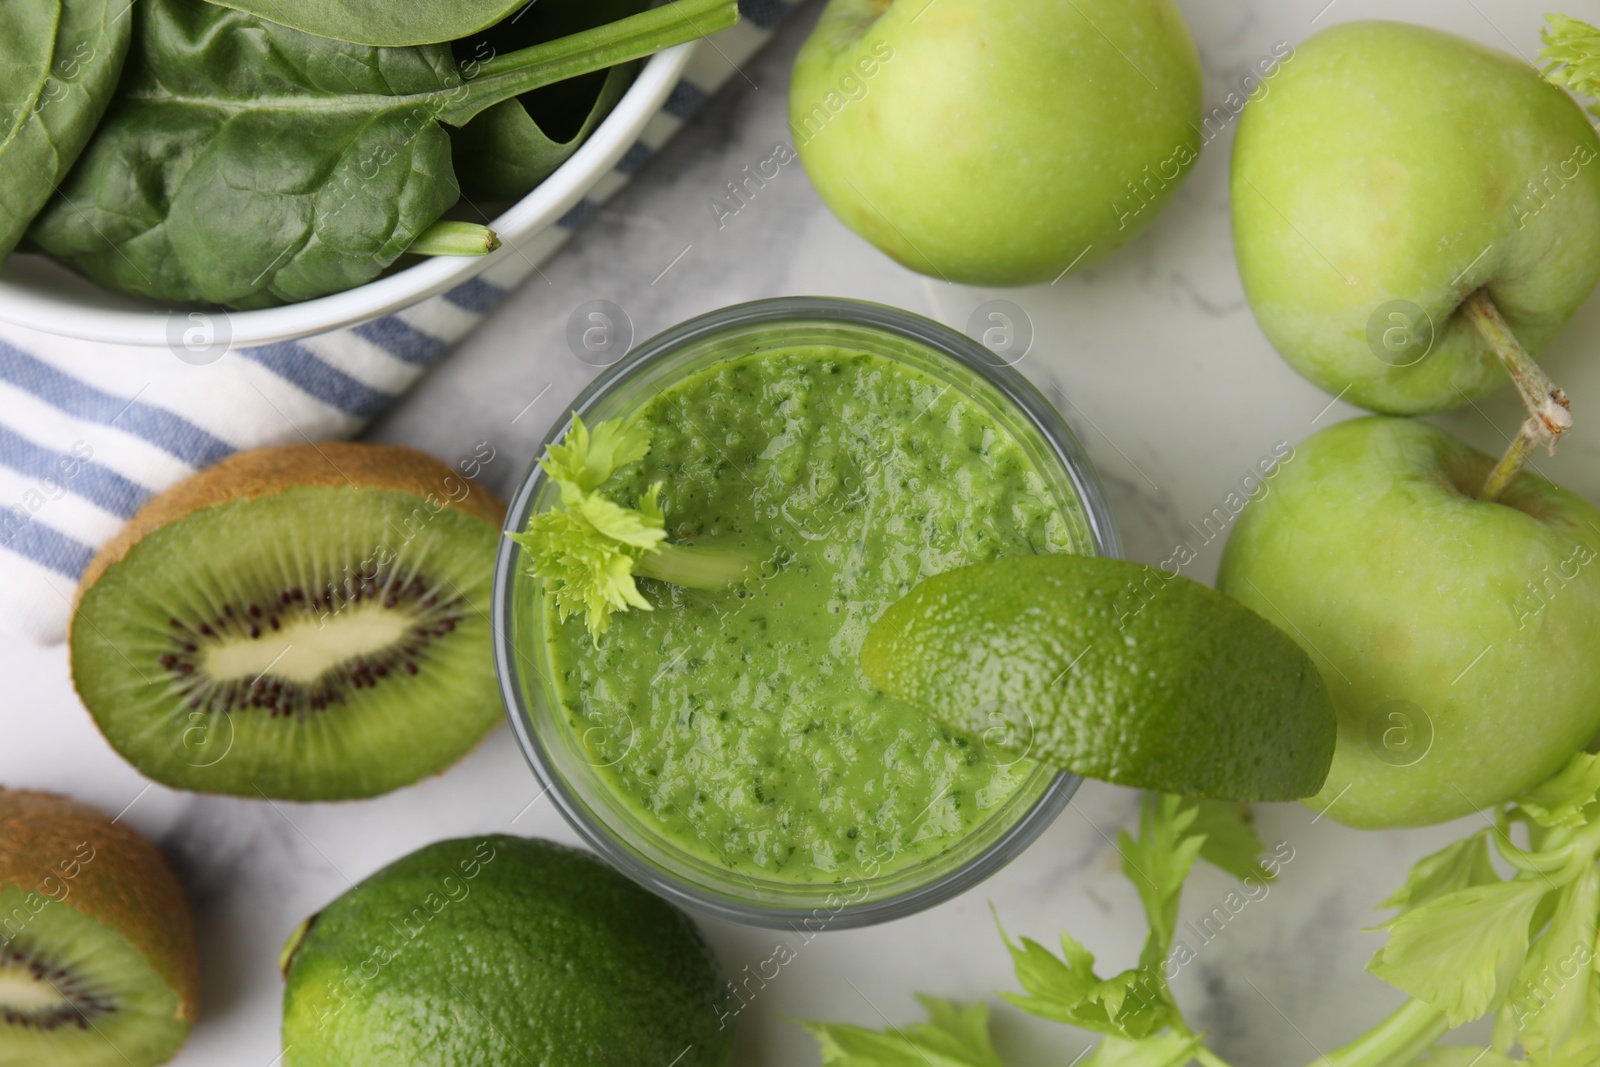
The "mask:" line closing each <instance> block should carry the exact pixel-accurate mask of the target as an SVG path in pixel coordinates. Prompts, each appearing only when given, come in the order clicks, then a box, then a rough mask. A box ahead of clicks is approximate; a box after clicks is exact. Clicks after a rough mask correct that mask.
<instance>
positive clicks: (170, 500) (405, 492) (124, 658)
mask: <svg viewBox="0 0 1600 1067" xmlns="http://www.w3.org/2000/svg"><path fill="white" fill-rule="evenodd" d="M504 510H505V507H504V505H503V504H502V503H501V502H500V501H499V500H497V499H495V498H494V497H492V496H491V495H490V494H489V493H487V492H486V491H485V490H483V489H481V488H478V487H476V486H474V485H473V484H472V483H471V482H470V481H468V480H467V479H466V478H464V477H463V476H462V475H460V474H459V473H457V472H456V471H454V470H452V469H451V468H450V467H448V466H446V465H445V464H443V463H440V462H439V461H437V460H434V459H432V458H430V457H428V456H425V455H423V454H421V453H419V452H415V451H413V450H411V449H406V448H399V447H395V446H391V445H371V444H351V443H329V444H321V445H303V446H293V447H287V448H273V449H260V450H256V451H253V452H246V453H241V454H239V455H237V456H234V457H231V458H230V459H228V460H225V461H224V462H222V463H220V464H218V465H217V466H215V467H212V468H210V469H208V470H206V471H204V472H202V473H200V474H198V475H196V476H195V477H193V478H191V479H189V480H187V481H185V482H183V483H180V484H179V485H178V486H176V487H174V488H173V489H171V490H169V491H168V492H166V493H164V494H162V495H161V496H159V497H157V498H156V499H154V500H152V501H151V502H150V503H149V504H147V505H146V506H145V507H144V508H143V509H141V510H140V512H139V513H138V514H137V515H136V516H135V517H134V519H133V520H132V522H130V523H129V525H128V527H127V528H126V529H124V530H123V532H122V533H121V534H120V535H119V536H118V537H117V538H116V539H115V540H114V541H113V542H112V543H111V544H109V545H107V546H106V548H105V549H103V550H102V551H101V552H100V554H99V555H98V556H97V557H96V558H95V559H94V561H93V562H92V563H91V564H90V566H89V569H88V570H87V571H86V572H85V574H84V578H83V583H82V585H81V587H80V590H79V595H78V603H77V606H76V610H75V611H74V615H73V622H72V629H71V635H70V643H71V659H72V677H73V683H74V685H75V686H76V687H77V690H78V693H79V695H80V696H81V697H82V698H83V702H84V704H85V705H87V706H88V708H89V711H90V713H91V714H92V715H93V716H94V719H95V722H96V723H97V724H98V725H99V727H100V729H101V731H102V732H103V733H104V734H105V736H106V738H107V739H108V740H109V741H110V742H111V744H112V746H113V747H114V748H116V749H117V751H118V752H120V753H121V754H122V755H123V756H124V757H125V758H126V759H128V761H129V762H131V763H132V764H133V765H134V766H135V767H137V768H138V769H139V770H140V771H141V772H143V773H144V774H146V775H148V776H149V777H151V778H154V779H155V780H157V781H159V782H162V783H164V784H166V785H170V786H173V787H175V788H179V789H190V790H196V791H200V792H209V793H232V794H236V795H242V796H265V797H276V798H283V799H289V800H339V799H349V798H356V797H367V796H375V795H377V794H379V793H384V792H388V791H389V790H392V789H396V788H399V787H400V786H403V785H408V784H410V783H412V782H414V781H416V780H418V779H420V778H423V777H426V776H427V775H430V774H436V773H438V772H440V771H443V770H445V769H446V768H447V767H449V766H450V765H451V764H453V763H455V762H456V761H457V760H458V759H460V758H461V757H462V756H463V755H465V754H466V753H467V751H469V750H470V749H471V748H472V747H473V746H474V745H476V744H477V743H478V741H480V740H481V739H482V738H483V736H484V735H485V734H486V733H488V731H489V730H490V729H491V728H492V727H493V726H494V724H495V723H497V722H499V721H500V718H501V716H502V710H501V707H502V706H501V703H500V697H499V691H498V687H497V684H496V681H495V673H494V665H493V651H492V645H491V642H490V632H491V630H490V623H489V593H490V588H491V585H492V576H493V567H494V553H495V545H496V542H497V540H498V537H499V533H500V524H501V519H502V517H503V515H504Z"/></svg>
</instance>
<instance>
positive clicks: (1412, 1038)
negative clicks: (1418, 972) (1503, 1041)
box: [1310, 1000, 1450, 1067]
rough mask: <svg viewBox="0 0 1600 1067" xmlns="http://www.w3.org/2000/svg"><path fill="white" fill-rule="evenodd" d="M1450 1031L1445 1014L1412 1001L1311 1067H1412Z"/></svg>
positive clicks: (1429, 1006)
mask: <svg viewBox="0 0 1600 1067" xmlns="http://www.w3.org/2000/svg"><path fill="white" fill-rule="evenodd" d="M1449 1030H1450V1027H1449V1024H1447V1023H1446V1022H1445V1017H1444V1012H1442V1011H1440V1010H1439V1009H1438V1008H1435V1007H1433V1006H1431V1005H1429V1004H1425V1003H1423V1002H1422V1001H1420V1000H1408V1001H1406V1002H1405V1004H1403V1005H1401V1007H1400V1010H1399V1011H1397V1012H1395V1013H1394V1014H1393V1015H1391V1016H1389V1017H1388V1018H1387V1019H1385V1020H1383V1022H1381V1023H1379V1024H1378V1025H1377V1026H1375V1027H1373V1028H1372V1029H1371V1030H1369V1031H1367V1032H1366V1033H1365V1034H1363V1035H1362V1036H1361V1037H1360V1038H1358V1039H1356V1040H1355V1041H1352V1042H1351V1043H1350V1044H1348V1045H1346V1046H1344V1047H1343V1048H1341V1049H1336V1050H1334V1051H1333V1052H1330V1053H1328V1054H1327V1055H1326V1056H1319V1057H1317V1058H1316V1059H1315V1060H1313V1061H1312V1062H1311V1064H1310V1067H1409V1065H1410V1064H1411V1063H1412V1062H1413V1061H1415V1060H1416V1058H1417V1057H1418V1056H1420V1055H1422V1054H1423V1053H1424V1052H1426V1051H1427V1050H1428V1049H1430V1048H1432V1047H1433V1045H1434V1043H1435V1042H1436V1041H1438V1040H1439V1039H1440V1038H1441V1037H1443V1036H1444V1035H1445V1034H1446V1033H1447V1032H1449Z"/></svg>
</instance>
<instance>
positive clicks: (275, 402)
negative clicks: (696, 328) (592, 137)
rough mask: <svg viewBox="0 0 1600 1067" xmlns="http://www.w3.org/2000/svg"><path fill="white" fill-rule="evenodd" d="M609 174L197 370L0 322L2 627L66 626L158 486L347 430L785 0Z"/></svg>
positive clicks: (560, 232)
mask: <svg viewBox="0 0 1600 1067" xmlns="http://www.w3.org/2000/svg"><path fill="white" fill-rule="evenodd" d="M739 6H740V9H741V12H742V14H743V16H744V18H743V21H742V22H741V23H740V24H739V25H738V26H736V27H734V28H733V29H731V30H726V31H724V32H722V33H720V34H718V35H717V37H716V39H715V40H714V41H712V42H709V43H707V44H702V45H701V47H700V48H698V49H697V50H696V52H695V54H694V56H693V58H692V59H691V60H690V63H689V67H688V70H687V71H686V72H685V74H684V77H683V80H682V81H681V82H679V84H678V85H677V87H676V88H675V89H674V90H673V91H672V94H671V96H670V97H669V98H668V99H667V102H666V106H665V108H664V109H663V111H662V112H661V113H660V114H658V115H656V116H655V118H654V119H653V120H652V121H651V122H650V124H649V125H648V126H647V127H646V128H645V130H644V132H643V134H641V136H640V138H639V141H638V143H637V144H635V145H634V146H633V147H632V148H631V149H629V151H628V152H627V154H626V155H625V156H623V158H622V160H621V161H620V162H618V164H617V166H616V168H615V170H614V171H613V172H612V173H610V174H607V175H606V176H605V177H604V178H603V179H601V181H600V182H599V183H598V184H597V185H596V186H595V188H594V189H593V190H591V191H590V193H589V195H588V196H586V197H585V198H584V199H583V200H582V201H581V202H579V203H578V204H577V205H576V206H575V207H573V209H572V210H571V211H570V212H568V213H567V215H566V216H565V217H564V218H562V219H561V220H560V222H559V223H558V224H557V225H556V226H554V227H552V228H551V229H549V230H547V231H546V232H544V233H543V234H540V235H539V236H538V237H537V238H535V239H534V241H533V243H532V246H531V247H530V248H527V249H525V253H526V254H525V256H521V257H517V256H508V257H506V258H505V259H503V260H502V261H501V262H500V263H498V264H496V265H495V266H494V267H491V268H490V269H489V270H488V271H486V272H485V273H484V274H482V275H480V276H479V277H477V278H475V279H473V280H472V281H469V282H466V283H465V284H463V285H460V286H458V287H456V288H455V289H452V290H451V291H449V292H447V293H444V294H442V295H440V296H436V297H434V298H432V299H430V300H427V301H425V302H423V303H421V304H418V305H416V306H415V307H412V308H408V309H406V310H404V311H401V312H398V313H396V314H393V315H389V316H386V317H384V318H381V319H378V320H376V321H374V322H370V323H366V324H364V325H361V326H354V327H351V328H349V329H345V330H340V331H337V332H335V333H330V334H324V335H322V336H320V337H313V338H309V339H307V340H304V341H295V342H286V343H282V344H274V345H267V346H265V347H261V348H247V349H238V350H234V351H230V352H228V353H227V354H226V355H224V356H223V357H222V358H221V359H219V360H217V361H215V362H213V363H210V364H207V365H204V366H194V365H191V364H187V363H184V362H182V361H180V360H178V359H175V358H173V355H172V353H171V352H169V351H167V350H166V349H159V350H157V349H147V348H133V347H126V346H117V345H106V344H98V343H94V342H87V341H73V340H67V339H63V338H60V337H53V336H49V335H46V334H41V333H37V332H34V331H32V330H27V329H23V328H21V327H16V326H9V325H5V324H0V630H6V631H9V632H12V633H16V634H19V635H21V636H24V637H27V638H31V639H32V640H34V641H37V642H39V643H41V644H48V643H54V642H57V641H60V640H62V639H63V638H64V637H65V635H66V628H67V621H68V619H69V617H70V614H71V605H72V598H73V594H74V592H75V590H76V588H77V583H78V578H79V576H80V575H81V574H82V573H83V570H84V568H85V567H86V566H87V565H88V563H89V560H90V559H91V558H93V556H94V553H95V551H96V550H97V549H98V548H99V546H101V545H102V544H104V543H105V542H106V541H107V540H108V539H109V538H110V537H111V536H112V535H113V534H115V533H116V532H117V530H118V529H119V528H120V527H121V526H122V524H123V523H124V522H126V521H127V520H128V519H129V518H131V517H132V515H133V514H134V512H136V511H137V510H138V509H139V508H140V506H142V505H143V504H144V503H145V502H146V501H147V500H149V499H150V498H151V497H152V496H153V495H155V494H156V493H159V492H160V491H161V490H163V489H165V488H167V487H168V486H170V485H172V484H173V483H175V482H178V481H180V480H182V479H183V478H186V477H188V476H189V475H191V474H193V473H194V472H195V471H197V470H199V469H201V468H202V467H205V466H208V465H210V464H212V463H215V462H217V461H218V460H220V459H222V458H223V457H225V456H227V455H229V454H230V453H233V452H237V451H241V450H244V449H249V448H258V447H262V446H265V445H278V444H287V443H291V442H298V441H300V440H302V439H303V438H305V437H309V438H311V439H313V440H325V439H328V438H334V437H348V436H351V435H353V434H355V433H358V432H359V431H360V430H361V428H362V427H363V426H365V425H366V423H367V421H368V420H369V419H371V418H372V417H373V416H375V415H377V414H378V413H379V412H381V411H382V410H383V409H384V408H385V407H386V406H387V405H388V404H389V403H390V402H391V401H393V400H394V399H395V398H396V397H397V396H399V395H400V394H401V393H403V392H405V391H406V390H407V389H408V388H410V387H411V385H412V384H413V383H414V382H415V381H416V380H417V379H418V378H419V377H420V376H421V375H422V373H423V371H425V370H426V369H427V368H428V367H430V366H432V365H433V364H434V363H435V362H437V361H438V360H439V359H441V358H442V357H443V356H444V355H445V353H446V352H448V351H449V349H450V347H451V346H452V345H454V344H455V343H456V342H457V341H459V340H461V339H462V338H463V337H465V336H466V335H467V334H468V333H470V332H471V331H472V329H473V327H475V326H476V325H477V324H478V323H479V322H480V321H482V319H483V317H484V315H486V314H487V313H488V312H489V311H490V310H491V309H492V308H493V307H494V306H495V305H496V304H498V303H499V302H500V301H501V300H502V299H504V298H505V297H506V296H507V295H508V294H509V293H510V292H511V291H512V290H513V289H515V288H516V287H517V286H518V285H519V284H520V283H521V282H522V281H523V280H524V279H525V278H526V277H527V276H528V275H529V274H531V273H532V272H533V270H534V268H535V267H536V266H537V265H538V264H539V263H540V262H542V261H544V260H545V259H548V258H549V257H550V256H551V255H552V254H553V253H554V252H555V251H556V250H557V249H558V248H560V247H561V245H563V244H565V243H566V241H567V239H568V238H569V237H571V235H572V233H573V231H575V230H576V229H577V228H578V227H579V226H581V225H582V224H583V223H584V222H585V221H587V220H588V219H589V217H590V216H591V215H593V214H594V213H595V211H596V210H598V208H599V207H600V205H601V204H603V203H604V202H605V201H606V200H608V199H609V198H610V197H611V196H613V195H615V194H616V192H617V191H618V190H620V189H621V188H622V187H623V186H624V185H626V184H627V183H628V181H629V179H630V177H631V176H632V175H633V174H634V173H635V172H637V171H638V170H639V168H640V167H642V166H643V165H644V163H645V162H646V161H647V160H648V159H649V158H650V156H651V155H652V154H653V153H654V152H655V151H656V150H657V149H658V148H660V147H661V146H662V145H663V144H665V143H666V142H667V141H668V140H669V139H670V138H671V137H672V135H673V134H674V133H676V132H677V130H678V129H679V128H680V127H681V126H682V125H683V124H684V123H685V122H687V121H689V119H690V118H691V117H692V116H693V115H694V113H695V112H696V111H697V110H699V108H700V106H701V105H702V104H704V103H705V102H706V101H707V100H708V99H709V98H710V97H711V95H712V94H713V93H714V92H715V91H716V90H717V89H718V88H720V87H721V86H722V84H723V83H724V82H726V81H727V80H728V79H729V78H730V77H731V76H732V75H733V74H734V72H735V70H736V69H737V67H738V65H739V64H741V63H743V62H744V61H745V60H746V59H748V58H749V57H750V56H752V55H754V54H755V52H756V51H758V50H759V49H760V48H761V46H762V45H764V44H765V43H766V42H767V40H768V39H769V38H770V37H771V34H772V32H773V31H774V30H775V29H776V28H777V27H778V25H779V24H780V23H781V22H782V21H783V20H784V19H785V18H786V17H787V16H788V15H789V14H790V13H791V12H792V10H793V9H794V3H793V2H792V0H741V2H740V5H739Z"/></svg>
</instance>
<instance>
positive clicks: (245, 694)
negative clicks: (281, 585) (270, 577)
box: [156, 570, 466, 719]
mask: <svg viewBox="0 0 1600 1067" xmlns="http://www.w3.org/2000/svg"><path fill="white" fill-rule="evenodd" d="M380 592H381V593H382V594H383V595H382V597H381V600H380V598H379V596H378V594H379V593H380ZM263 599H264V600H265V601H266V603H268V604H269V605H273V609H272V613H271V614H270V615H267V614H266V613H265V612H263V610H262V609H261V607H260V605H259V603H257V602H254V601H252V602H251V603H250V604H248V605H246V606H244V607H243V608H241V609H239V610H237V611H236V610H235V608H234V605H232V604H224V605H223V606H222V610H221V612H220V614H219V615H218V616H217V617H215V618H213V619H212V621H211V622H210V623H204V622H201V623H194V624H190V623H185V622H184V621H183V620H182V619H180V618H177V617H173V618H172V619H170V620H168V623H169V627H170V628H171V630H172V631H173V633H172V635H171V637H170V638H169V639H168V647H167V650H166V651H164V652H162V653H161V655H160V656H159V657H158V658H157V660H156V662H157V663H158V664H160V666H161V668H162V669H163V670H165V671H166V672H168V674H169V675H170V676H171V679H172V683H173V685H174V686H175V687H176V689H177V691H178V695H179V698H180V699H182V700H185V701H186V702H187V704H188V707H189V708H191V709H193V710H197V711H202V712H206V713H221V714H229V713H232V712H235V711H240V710H243V709H261V710H263V711H265V712H266V713H267V714H268V716H269V717H271V718H277V717H280V716H283V717H287V716H296V717H298V718H301V719H304V718H305V717H306V716H307V715H310V714H312V713H314V712H319V711H324V710H326V709H327V708H329V707H330V706H334V705H338V704H343V703H344V702H345V690H346V689H371V688H375V687H376V686H377V685H378V680H379V679H381V678H386V677H388V675H389V671H390V668H391V667H400V668H401V669H403V670H404V671H405V672H406V673H407V674H411V675H414V674H416V673H417V671H418V668H417V660H418V659H423V660H426V652H427V649H428V646H429V644H430V643H431V642H432V641H433V640H435V639H436V638H439V637H443V636H444V635H445V634H448V633H451V632H453V631H454V630H455V628H456V625H457V624H458V623H459V622H460V621H461V616H462V613H463V612H464V611H465V610H466V602H465V601H464V600H463V598H462V597H461V596H460V595H458V594H450V595H448V596H445V597H444V598H443V599H441V592H440V591H438V590H434V589H431V588H429V587H428V586H427V585H426V584H425V583H424V582H423V580H422V579H421V578H420V577H417V576H409V577H408V576H406V575H402V574H398V573H395V572H393V571H383V570H380V571H379V572H378V573H377V574H375V575H371V576H367V575H362V576H360V577H355V578H351V579H349V580H347V581H345V582H343V583H337V582H328V583H325V584H324V585H323V586H322V587H321V588H320V589H317V590H313V592H312V595H311V596H310V597H309V598H307V596H306V594H305V591H304V590H303V589H300V588H298V587H296V588H292V589H285V590H283V591H282V592H280V593H278V594H276V595H274V596H271V597H265V598H263ZM368 601H371V602H374V603H381V605H382V609H383V610H385V611H403V612H405V613H406V614H407V615H408V616H409V620H408V621H410V622H411V623H412V625H411V627H410V629H409V631H408V634H409V637H408V640H407V642H406V644H404V645H403V646H396V647H393V648H388V649H381V650H379V651H377V652H373V653H369V654H367V655H366V657H365V658H363V659H361V660H358V661H348V662H345V663H341V664H339V665H337V666H335V667H333V668H332V669H330V670H329V671H327V672H326V673H325V674H323V675H322V677H320V678H318V679H317V680H316V681H314V682H311V683H300V682H294V681H288V680H285V679H279V678H271V679H270V680H269V679H267V678H266V677H265V676H263V677H261V678H255V679H251V680H245V679H232V680H229V681H216V680H214V679H212V678H211V677H209V676H208V675H207V674H206V673H205V671H204V669H203V667H202V666H201V664H202V662H203V659H204V652H205V650H206V649H207V648H209V647H214V646H216V645H218V644H221V643H222V642H224V641H235V640H259V639H260V638H261V635H262V633H263V629H262V627H261V625H260V624H258V623H255V622H250V621H246V620H247V619H260V618H262V617H263V615H265V616H266V628H267V629H268V630H281V629H282V626H283V624H284V623H285V622H294V621H306V620H312V621H317V622H324V623H326V622H331V621H332V620H333V619H334V618H336V617H337V615H338V613H339V612H340V611H342V610H345V609H346V608H349V607H351V606H353V605H355V604H360V603H364V602H368ZM191 627H192V628H191ZM196 634H198V635H199V636H200V638H202V640H201V641H198V642H197V641H196V640H195V639H194V635H196Z"/></svg>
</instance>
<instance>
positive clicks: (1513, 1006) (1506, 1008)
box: [1495, 863, 1600, 1060]
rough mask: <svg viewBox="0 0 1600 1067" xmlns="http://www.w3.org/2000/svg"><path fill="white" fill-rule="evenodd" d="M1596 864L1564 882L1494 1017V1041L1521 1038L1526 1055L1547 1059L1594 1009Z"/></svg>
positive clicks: (1599, 894) (1599, 880)
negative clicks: (1545, 926)
mask: <svg viewBox="0 0 1600 1067" xmlns="http://www.w3.org/2000/svg"><path fill="white" fill-rule="evenodd" d="M1597 911H1600V868H1597V867H1595V865H1594V864H1593V863H1589V864H1586V865H1585V866H1584V868H1583V870H1582V871H1580V872H1579V874H1578V877H1577V878H1575V879H1574V880H1573V881H1572V882H1570V883H1569V884H1568V885H1566V886H1565V887H1563V889H1562V890H1561V893H1560V897H1559V901H1558V903H1557V905H1556V912H1555V918H1554V919H1553V920H1552V921H1551V923H1550V928H1549V929H1548V930H1546V931H1545V933H1544V936H1543V937H1541V938H1539V940H1538V941H1536V942H1534V946H1533V949H1532V951H1530V952H1529V953H1528V958H1527V960H1526V961H1525V962H1524V963H1523V965H1522V971H1521V973H1520V974H1519V975H1518V977H1517V984H1516V987H1515V988H1514V990H1513V991H1512V993H1511V995H1510V996H1509V997H1507V998H1506V1002H1505V1004H1503V1005H1502V1006H1501V1008H1500V1015H1499V1018H1498V1019H1497V1020H1496V1021H1495V1044H1496V1045H1497V1046H1498V1047H1500V1048H1509V1047H1510V1046H1511V1044H1512V1042H1513V1041H1520V1042H1521V1043H1522V1048H1523V1052H1524V1054H1525V1055H1526V1056H1527V1057H1528V1058H1529V1059H1535V1060H1537V1059H1549V1058H1550V1055H1551V1053H1553V1052H1555V1051H1557V1050H1559V1049H1561V1048H1562V1046H1563V1045H1565V1044H1566V1043H1567V1042H1568V1041H1569V1040H1570V1039H1571V1038H1572V1037H1573V1036H1574V1035H1575V1034H1577V1033H1578V1031H1579V1029H1580V1028H1581V1027H1582V1026H1583V1024H1584V1022H1585V1021H1586V1020H1587V1019H1589V1018H1591V1017H1592V1016H1593V1014H1594V1012H1595V1006H1596V1001H1595V998H1594V985H1595V976H1594V974H1593V969H1592V966H1591V965H1592V964H1593V962H1594V950H1593V946H1594V943H1595V918H1596V912H1597Z"/></svg>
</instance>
